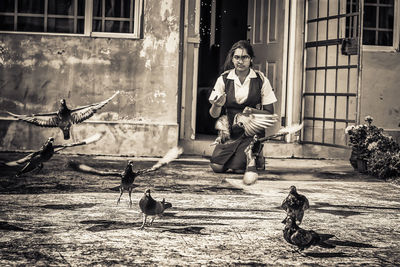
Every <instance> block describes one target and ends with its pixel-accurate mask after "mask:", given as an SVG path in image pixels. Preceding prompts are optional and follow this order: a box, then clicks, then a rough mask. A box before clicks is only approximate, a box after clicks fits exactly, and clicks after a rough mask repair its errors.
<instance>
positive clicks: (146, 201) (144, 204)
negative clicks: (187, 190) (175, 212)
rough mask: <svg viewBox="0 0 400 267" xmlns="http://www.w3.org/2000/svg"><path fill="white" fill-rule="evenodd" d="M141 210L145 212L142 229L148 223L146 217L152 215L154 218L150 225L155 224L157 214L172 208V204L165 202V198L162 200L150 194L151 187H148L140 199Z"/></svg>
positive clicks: (159, 214)
mask: <svg viewBox="0 0 400 267" xmlns="http://www.w3.org/2000/svg"><path fill="white" fill-rule="evenodd" d="M139 207H140V210H141V211H142V213H143V224H142V226H141V227H140V229H143V228H144V226H145V225H146V219H147V217H148V216H151V217H152V219H151V221H150V224H149V225H152V224H153V221H154V219H155V217H156V216H161V215H162V214H163V213H164V210H166V209H168V208H171V207H172V204H171V203H169V202H165V199H163V200H162V201H157V200H154V199H153V197H152V196H151V195H150V189H146V191H145V192H144V195H143V197H142V198H141V199H140V201H139Z"/></svg>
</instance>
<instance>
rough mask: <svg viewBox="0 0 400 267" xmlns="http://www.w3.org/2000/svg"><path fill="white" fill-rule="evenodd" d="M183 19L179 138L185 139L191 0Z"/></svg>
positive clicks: (186, 5)
mask: <svg viewBox="0 0 400 267" xmlns="http://www.w3.org/2000/svg"><path fill="white" fill-rule="evenodd" d="M183 16H184V19H183V60H182V70H183V71H182V98H181V107H180V108H181V118H180V126H179V139H185V115H186V105H185V103H186V84H187V76H186V69H187V60H188V53H187V50H188V49H187V47H188V43H187V40H188V27H189V1H185V11H184V14H183Z"/></svg>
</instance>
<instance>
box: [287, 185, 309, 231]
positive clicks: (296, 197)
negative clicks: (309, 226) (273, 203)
mask: <svg viewBox="0 0 400 267" xmlns="http://www.w3.org/2000/svg"><path fill="white" fill-rule="evenodd" d="M289 190H290V191H289V194H288V195H287V197H286V198H285V199H284V200H283V202H282V205H281V207H282V209H284V210H285V211H286V213H287V214H292V216H294V217H295V219H296V221H297V223H298V224H301V222H302V220H303V216H304V211H305V210H307V209H308V208H310V204H309V201H308V199H307V197H306V196H304V195H302V194H299V193H298V192H297V189H296V187H295V186H294V185H292V186H290V189H289Z"/></svg>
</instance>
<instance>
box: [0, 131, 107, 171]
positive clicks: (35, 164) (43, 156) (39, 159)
mask: <svg viewBox="0 0 400 267" xmlns="http://www.w3.org/2000/svg"><path fill="white" fill-rule="evenodd" d="M103 135H104V133H98V134H95V135H93V136H91V137H89V138H87V139H85V140H83V141H80V142H76V143H71V144H62V145H53V143H54V138H53V137H50V138H49V139H48V140H47V141H46V142H45V143H44V144H43V146H42V147H41V149H39V150H38V151H35V152H32V153H30V154H29V155H27V156H25V157H24V158H22V159H19V160H16V161H10V162H7V163H4V165H6V166H9V167H13V166H20V165H22V164H25V163H26V164H25V166H24V167H23V168H22V169H21V170H19V171H18V173H17V174H16V177H19V176H21V175H22V174H24V173H28V172H31V171H33V170H36V171H37V173H38V172H39V171H40V170H41V169H42V168H43V162H46V161H48V160H50V159H51V158H52V157H53V155H54V153H57V152H59V151H61V150H63V149H65V148H68V147H74V146H81V145H87V144H90V143H93V142H96V141H98V140H100V139H101V138H102V136H103Z"/></svg>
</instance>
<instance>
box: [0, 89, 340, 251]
mask: <svg viewBox="0 0 400 267" xmlns="http://www.w3.org/2000/svg"><path fill="white" fill-rule="evenodd" d="M118 93H119V91H118V92H116V93H115V94H114V95H113V96H111V97H110V98H108V99H106V100H104V101H101V102H99V103H94V104H90V105H86V106H82V107H78V108H74V109H69V108H68V107H67V105H66V101H65V100H64V99H62V100H61V101H60V108H59V110H58V111H57V112H51V113H40V114H33V115H17V114H14V113H11V112H8V111H6V113H7V114H9V115H12V116H13V117H15V118H17V119H19V120H22V121H25V122H28V123H31V124H34V125H37V126H40V127H58V128H60V129H61V130H62V132H63V135H64V139H65V140H68V139H70V129H71V126H72V125H73V124H77V123H80V122H83V121H84V120H86V119H88V118H90V117H92V116H93V115H94V114H95V113H96V111H98V110H99V109H101V108H102V107H104V106H105V105H106V104H107V103H108V102H110V101H111V100H112V99H113V98H114V97H115V96H116V95H117V94H118ZM252 118H253V119H252ZM274 122H275V117H274V116H271V115H269V116H264V115H254V114H250V113H248V112H246V111H244V112H243V113H242V114H241V115H240V116H239V117H237V122H236V123H237V124H239V125H240V126H241V127H242V128H243V129H244V130H245V133H246V134H248V135H252V136H254V140H253V142H251V144H250V145H249V147H248V148H247V149H246V151H245V152H246V155H247V158H248V161H249V162H250V166H252V164H253V165H254V160H255V153H254V146H255V145H256V144H260V143H261V142H264V141H266V140H268V139H270V138H275V137H277V136H283V135H286V134H289V133H294V132H297V131H298V130H300V129H301V128H302V125H295V126H293V127H290V128H284V129H282V130H280V131H279V132H278V133H277V134H274V135H272V136H268V137H264V138H260V139H258V138H257V133H258V132H259V131H260V129H262V128H266V127H268V126H270V125H272V124H273V123H274ZM217 127H219V129H218V130H219V136H218V138H217V140H216V143H221V142H222V143H223V142H225V141H227V140H229V138H230V137H229V131H227V129H226V127H227V122H226V118H224V117H223V118H222V119H221V120H219V122H217ZM103 135H104V133H99V134H95V135H93V136H91V137H89V138H87V139H85V140H83V141H79V142H74V143H68V144H60V145H54V138H53V137H50V138H48V140H46V142H45V143H44V144H43V145H42V147H41V148H40V149H39V150H38V151H35V152H32V153H30V154H28V155H27V156H25V157H23V158H21V159H19V160H16V161H10V162H6V163H2V164H3V165H5V166H10V167H14V166H22V168H20V169H19V170H18V172H17V173H16V175H15V176H16V177H19V176H21V175H23V174H26V173H28V172H32V171H34V170H36V171H37V172H39V171H40V170H41V169H42V168H43V163H44V162H46V161H48V160H50V159H51V158H52V156H53V155H54V153H57V152H59V151H61V150H63V149H66V148H68V147H75V146H82V145H88V144H91V143H94V142H97V141H98V140H100V139H101V138H102V137H103ZM182 152H183V150H182V148H180V147H174V148H172V149H170V150H169V151H168V152H167V153H166V155H165V156H164V157H163V158H161V159H160V160H159V161H157V163H156V164H154V165H153V166H152V167H151V168H146V169H140V170H134V169H133V166H134V162H133V161H131V160H130V161H128V163H127V165H126V167H125V169H124V170H123V171H122V172H117V171H102V170H97V169H95V168H93V167H90V166H88V165H85V164H80V163H78V162H75V161H69V162H68V166H69V167H70V168H72V169H73V170H75V171H79V172H85V173H91V174H95V175H99V176H115V177H119V178H120V186H119V191H120V195H119V198H118V200H117V205H118V204H119V203H120V200H121V197H122V195H123V193H124V191H125V190H127V191H128V194H129V206H130V207H131V206H132V197H131V194H132V191H133V189H134V188H135V187H137V185H136V184H135V183H134V182H135V178H136V177H137V176H139V175H142V174H145V173H149V172H153V171H156V170H158V169H160V168H161V167H163V166H165V165H166V164H168V163H169V162H171V161H172V160H174V159H176V158H178V157H179V155H181V154H182ZM246 173H250V172H249V171H248V172H246ZM246 173H245V177H244V180H245V178H246ZM171 207H172V204H171V203H169V202H166V201H165V199H163V200H162V201H158V200H155V199H154V198H153V197H152V196H151V191H150V189H146V190H145V192H144V194H143V196H142V198H141V199H140V200H139V208H140V210H141V212H142V215H143V223H142V225H141V227H140V228H141V229H143V228H144V227H145V226H146V225H152V223H153V221H154V219H155V217H157V216H161V215H162V214H163V213H164V211H165V210H166V209H168V208H171ZM281 208H282V209H284V210H285V211H286V218H285V219H284V220H283V221H282V223H283V224H284V225H285V227H284V229H283V237H284V239H285V240H286V242H288V243H289V244H291V245H294V246H296V247H297V250H296V251H297V252H299V253H300V252H301V251H303V250H304V249H306V248H309V247H311V246H314V245H319V246H321V247H327V248H331V247H334V246H333V245H331V244H329V243H326V242H325V241H326V240H327V239H329V238H331V237H333V235H320V234H318V233H317V232H315V231H313V230H305V229H303V228H301V227H300V226H299V225H300V224H301V222H302V220H303V216H304V212H305V210H307V209H309V201H308V199H307V198H306V197H305V196H304V195H301V194H299V193H298V192H297V190H296V187H295V186H291V187H290V192H289V194H288V196H287V197H286V198H285V199H284V201H283V202H282V205H281ZM148 217H151V220H150V222H149V223H147V218H148Z"/></svg>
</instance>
